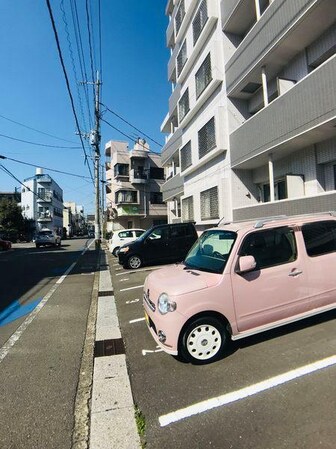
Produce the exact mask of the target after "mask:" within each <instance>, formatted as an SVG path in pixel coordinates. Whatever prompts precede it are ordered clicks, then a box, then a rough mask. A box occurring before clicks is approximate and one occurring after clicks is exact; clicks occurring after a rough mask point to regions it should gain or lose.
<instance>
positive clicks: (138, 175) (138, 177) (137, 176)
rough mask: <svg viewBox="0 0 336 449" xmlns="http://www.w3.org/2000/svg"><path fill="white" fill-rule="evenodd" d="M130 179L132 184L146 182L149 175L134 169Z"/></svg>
mask: <svg viewBox="0 0 336 449" xmlns="http://www.w3.org/2000/svg"><path fill="white" fill-rule="evenodd" d="M129 179H130V182H131V183H132V184H146V182H147V179H148V177H147V175H146V174H145V173H144V172H143V171H141V170H136V169H132V170H131V171H130V177H129Z"/></svg>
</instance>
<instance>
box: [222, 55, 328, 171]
mask: <svg viewBox="0 0 336 449" xmlns="http://www.w3.org/2000/svg"><path fill="white" fill-rule="evenodd" d="M335 73H336V56H334V57H332V58H331V59H330V60H328V61H327V62H325V63H324V64H322V65H321V66H320V67H319V68H318V69H316V70H314V71H313V72H311V73H310V74H309V75H308V76H306V78H303V79H302V80H301V81H300V82H299V83H297V84H296V85H295V86H294V87H292V88H291V89H290V91H289V92H287V93H285V94H284V95H282V96H280V97H278V98H276V99H275V100H274V101H273V102H272V103H270V104H269V105H268V106H267V107H266V108H264V109H262V110H261V111H259V112H258V113H257V114H256V115H254V116H253V117H252V118H250V119H249V120H247V121H246V122H245V123H244V124H243V125H242V126H241V127H240V128H238V129H237V130H236V131H234V132H233V133H232V134H231V135H230V148H231V164H232V168H240V169H253V168H257V167H260V166H262V165H265V164H267V163H268V155H269V153H270V152H271V153H272V155H273V159H274V160H277V159H281V158H283V157H285V156H287V155H288V154H290V153H293V152H295V151H297V150H298V149H300V148H305V147H307V146H309V145H313V144H315V143H317V142H321V141H323V140H326V139H329V138H332V137H333V136H335V135H336V127H335V126H336V84H335V83H336V82H335ZM260 130H262V132H260Z"/></svg>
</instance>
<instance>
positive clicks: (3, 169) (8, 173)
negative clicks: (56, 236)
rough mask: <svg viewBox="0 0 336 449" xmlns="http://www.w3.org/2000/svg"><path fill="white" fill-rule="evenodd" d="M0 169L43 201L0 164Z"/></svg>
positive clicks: (41, 198)
mask: <svg viewBox="0 0 336 449" xmlns="http://www.w3.org/2000/svg"><path fill="white" fill-rule="evenodd" d="M0 168H1V170H2V171H4V172H5V173H7V175H9V176H10V177H11V178H13V179H15V181H16V182H18V183H19V184H20V185H22V187H24V188H25V189H27V190H29V192H31V193H32V194H33V195H35V196H36V197H37V198H39V199H40V200H43V201H44V198H43V197H42V196H40V195H39V194H38V193H36V192H34V190H32V189H31V188H30V187H27V186H26V185H25V184H23V182H21V181H20V180H19V179H18V178H17V177H16V176H15V175H13V173H12V172H11V171H9V170H8V169H7V168H6V167H4V166H3V165H2V164H0ZM63 208H64V209H67V208H66V207H64V206H63Z"/></svg>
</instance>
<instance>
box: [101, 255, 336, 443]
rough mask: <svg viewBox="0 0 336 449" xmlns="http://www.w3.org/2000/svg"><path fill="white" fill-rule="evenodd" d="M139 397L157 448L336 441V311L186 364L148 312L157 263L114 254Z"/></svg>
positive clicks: (117, 296) (118, 300)
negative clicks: (145, 300)
mask: <svg viewBox="0 0 336 449" xmlns="http://www.w3.org/2000/svg"><path fill="white" fill-rule="evenodd" d="M109 265H110V269H111V275H112V282H113V289H114V296H115V299H116V303H117V309H118V316H119V322H120V327H121V331H122V337H123V340H124V343H125V348H126V358H127V362H128V369H129V376H130V380H131V385H132V392H133V397H134V402H135V404H136V405H137V406H138V407H139V409H140V410H141V411H142V413H143V415H144V417H145V420H146V441H147V446H146V447H147V448H148V449H157V448H159V447H160V448H167V449H169V448H174V449H175V448H192V449H195V448H200V449H203V448H218V449H229V448H234V449H248V448H251V449H252V448H253V449H271V448H274V449H278V448H291V449H292V448H302V449H303V448H304V449H315V448H317V447H321V448H323V449H329V448H330V449H334V447H335V439H336V427H335V420H336V401H335V400H336V382H335V376H336V350H335V348H336V335H335V318H336V312H335V311H333V312H329V313H327V314H324V315H321V316H317V317H313V318H311V319H308V320H305V321H302V322H299V323H296V324H293V325H289V326H286V327H283V328H279V329H277V330H273V331H271V332H267V333H263V334H259V335H257V336H254V337H249V338H248V339H245V340H240V341H236V342H234V343H232V344H231V346H230V350H229V353H228V354H227V355H226V356H225V358H223V359H221V360H219V361H218V362H216V363H213V364H210V365H204V366H195V365H191V364H188V363H182V362H180V361H178V360H177V359H176V358H174V357H172V356H170V355H168V354H166V353H164V352H163V351H162V350H161V349H160V348H158V347H157V346H156V344H155V342H154V340H153V338H152V336H151V335H150V333H149V331H148V329H147V327H146V324H145V320H144V314H143V309H142V295H143V289H142V286H143V284H144V280H145V278H146V276H147V275H148V274H149V273H150V271H152V270H154V269H159V268H161V267H144V268H141V269H139V270H133V271H131V270H126V269H124V268H122V267H121V266H120V265H119V264H118V261H117V259H116V258H115V257H113V256H110V255H109Z"/></svg>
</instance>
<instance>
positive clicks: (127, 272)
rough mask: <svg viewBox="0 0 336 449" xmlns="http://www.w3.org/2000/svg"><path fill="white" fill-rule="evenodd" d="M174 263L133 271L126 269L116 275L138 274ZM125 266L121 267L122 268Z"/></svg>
mask: <svg viewBox="0 0 336 449" xmlns="http://www.w3.org/2000/svg"><path fill="white" fill-rule="evenodd" d="M171 266H172V265H171V264H170V265H158V266H155V267H148V268H142V269H139V270H131V271H124V272H123V273H118V274H116V276H122V275H127V274H136V273H141V272H142V271H153V270H159V269H160V268H167V267H171ZM122 269H123V268H121V270H122Z"/></svg>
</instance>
